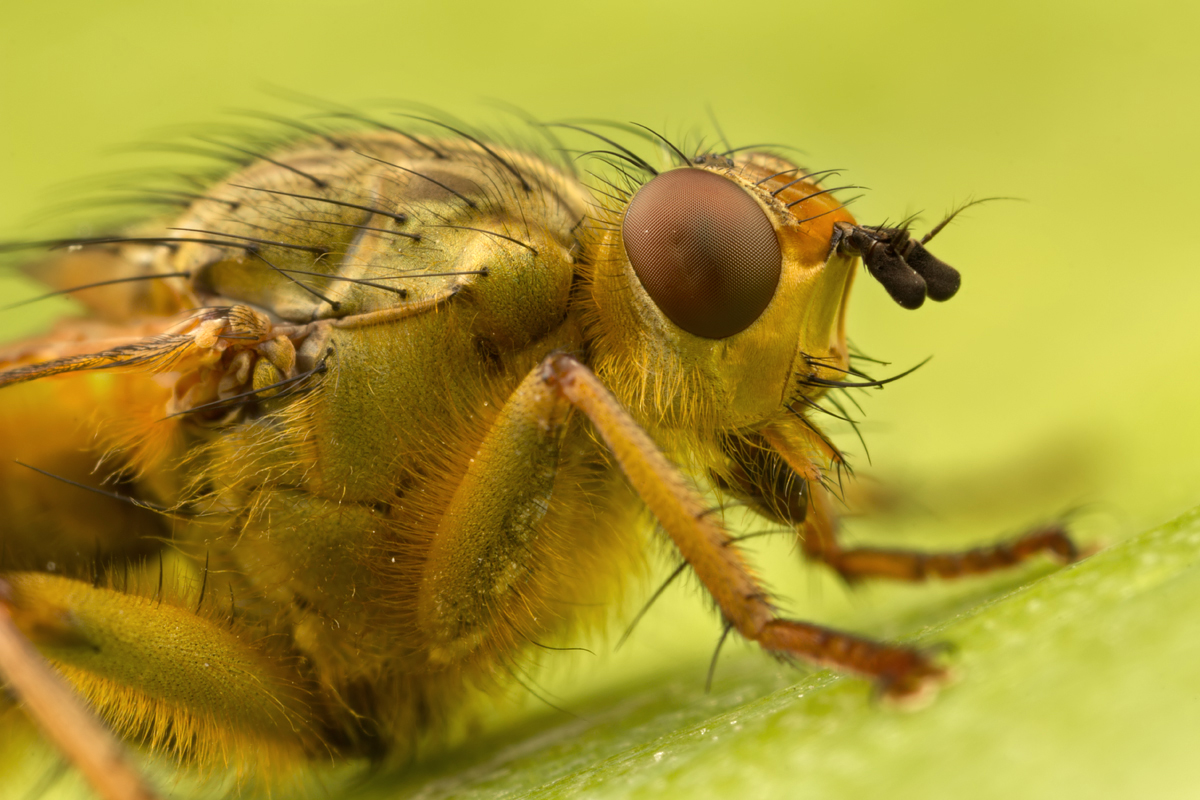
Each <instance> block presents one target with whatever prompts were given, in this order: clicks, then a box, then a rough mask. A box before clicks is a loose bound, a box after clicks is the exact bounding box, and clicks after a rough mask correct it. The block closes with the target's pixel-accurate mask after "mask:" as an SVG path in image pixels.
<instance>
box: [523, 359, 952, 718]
mask: <svg viewBox="0 0 1200 800" xmlns="http://www.w3.org/2000/svg"><path fill="white" fill-rule="evenodd" d="M542 377H543V379H544V380H545V382H546V384H547V385H548V386H549V387H552V388H553V389H554V390H555V391H556V392H557V393H559V394H561V396H562V397H564V398H566V399H567V400H568V401H569V402H570V403H571V404H572V405H573V406H575V407H576V408H577V409H579V410H580V411H582V412H583V413H584V414H585V415H587V417H588V419H589V420H591V422H592V424H593V425H594V426H595V428H596V430H597V431H599V433H600V435H601V436H602V437H603V439H604V441H605V442H606V443H607V444H608V446H609V448H610V449H611V450H612V453H613V455H614V456H615V457H616V459H617V462H618V463H619V464H620V466H621V469H622V470H623V471H624V473H625V475H626V477H627V478H628V479H629V481H630V483H632V484H633V487H634V489H635V490H636V491H637V493H638V494H639V495H640V496H641V498H642V500H643V501H644V502H645V503H646V505H647V506H649V508H650V510H651V511H652V512H653V513H654V516H655V517H656V518H657V519H658V521H659V523H660V524H661V525H662V527H663V528H664V530H666V532H667V534H668V535H669V536H670V537H671V539H672V540H673V541H674V543H675V545H676V547H678V549H679V552H680V554H681V555H682V556H683V558H684V559H685V560H686V561H687V563H688V564H689V565H690V566H691V568H692V570H693V571H694V572H695V573H696V576H697V577H698V578H699V579H700V581H701V583H703V584H704V587H705V588H706V589H707V590H708V592H709V593H710V594H711V595H712V597H713V599H714V600H715V601H716V604H717V606H718V607H719V608H720V609H721V614H722V615H723V616H724V618H725V620H726V622H727V623H728V624H729V625H730V626H732V627H733V628H734V629H736V630H737V631H738V632H739V633H740V634H742V636H744V637H745V638H747V639H749V640H751V641H754V642H758V643H759V644H760V645H761V646H762V647H763V648H764V649H766V650H768V651H770V652H772V653H774V654H776V655H778V656H780V657H784V658H800V659H804V660H806V661H809V662H812V663H815V664H820V665H823V666H830V667H834V668H836V669H841V670H846V671H849V672H856V673H858V674H861V675H865V676H867V677H869V678H872V679H873V680H875V681H876V683H877V685H878V686H879V687H880V688H881V689H882V690H883V691H884V692H885V693H886V694H888V695H889V696H892V697H905V696H911V695H914V694H916V693H918V692H920V691H921V690H923V689H925V688H927V687H928V686H929V685H930V684H932V683H935V682H936V681H938V680H940V679H941V678H942V677H943V675H944V671H943V670H942V669H941V668H940V667H938V666H937V665H936V664H935V663H933V661H932V660H930V659H929V657H928V656H926V655H925V654H924V653H921V652H919V651H917V650H915V649H911V648H907V647H900V646H896V645H890V644H885V643H882V642H875V641H871V640H869V639H865V638H861V637H858V636H854V635H852V634H848V633H843V632H841V631H836V630H832V629H829V628H824V627H821V626H818V625H813V624H811V623H807V622H799V621H796V620H789V619H782V618H780V617H779V616H777V614H776V610H775V607H774V605H773V604H772V603H771V600H770V597H769V596H768V594H767V593H766V591H765V590H764V589H763V587H762V585H761V584H760V583H759V582H758V580H757V579H756V578H755V577H754V575H753V573H752V572H751V570H750V567H749V566H748V565H747V563H746V561H745V560H744V559H743V557H742V555H741V553H740V552H739V550H738V548H737V546H736V544H735V543H734V542H733V541H732V537H731V536H730V535H729V532H728V531H726V530H725V528H724V527H723V526H722V525H721V524H720V523H719V522H718V521H717V520H716V519H715V518H714V516H713V515H712V514H709V513H708V509H707V507H706V503H705V501H704V498H703V497H702V496H701V495H700V494H699V493H698V492H697V491H696V490H695V489H694V488H692V487H691V486H690V485H689V484H688V483H687V481H686V480H685V479H684V476H683V475H682V473H681V472H680V471H679V469H678V468H677V467H676V466H675V465H674V464H672V463H671V462H670V461H669V460H668V459H667V458H666V456H665V455H664V454H663V452H662V451H661V450H660V449H659V447H658V446H657V445H656V444H655V443H654V441H653V440H652V439H651V438H650V436H649V435H648V434H647V433H646V432H645V431H644V430H643V429H642V428H641V427H640V426H639V425H638V424H637V422H635V421H634V419H633V418H632V417H631V416H630V415H629V413H628V412H627V411H626V410H625V409H624V408H622V407H621V405H620V404H619V403H618V402H617V401H616V399H615V398H614V397H613V396H612V395H611V394H610V393H609V392H608V390H607V389H605V388H604V386H603V385H602V384H601V383H600V381H599V379H598V378H596V376H595V375H594V374H593V373H592V372H591V371H590V370H589V369H588V368H587V367H586V366H584V365H583V364H581V363H580V362H579V361H577V360H575V359H574V358H571V357H570V356H566V355H558V356H551V357H550V358H548V359H547V360H546V361H545V362H544V363H543V366H542Z"/></svg>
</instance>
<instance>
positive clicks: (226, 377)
mask: <svg viewBox="0 0 1200 800" xmlns="http://www.w3.org/2000/svg"><path fill="white" fill-rule="evenodd" d="M424 130H425V131H426V132H425V133H412V132H409V131H405V130H401V129H399V128H396V127H393V126H390V125H385V124H381V123H376V124H368V125H366V126H365V127H364V128H362V129H359V130H353V131H326V132H322V133H321V134H320V135H317V136H313V137H311V138H305V139H302V140H300V141H296V142H293V143H291V144H287V145H284V146H282V147H279V148H276V149H273V150H270V151H262V152H258V151H251V150H250V149H248V148H245V147H238V148H234V149H236V150H237V151H238V152H240V153H241V154H243V155H248V156H249V158H248V160H244V162H243V163H242V164H241V165H240V166H239V167H238V168H236V169H234V170H233V171H232V173H231V174H229V175H228V176H227V177H225V178H224V179H223V180H220V181H217V182H216V183H214V184H212V185H209V186H206V187H205V188H203V189H201V190H197V191H194V192H189V193H186V194H185V193H182V192H177V193H176V196H175V197H173V198H172V201H173V202H178V203H179V205H180V207H181V208H180V212H179V213H178V215H177V216H175V217H174V218H173V219H171V220H170V221H167V222H163V223H158V224H149V225H145V226H142V227H139V228H136V229H132V230H125V231H122V232H120V233H119V234H117V235H113V236H107V237H96V238H89V239H76V240H63V241H55V242H46V243H44V246H45V247H46V248H48V250H49V254H48V255H47V256H46V257H45V258H44V259H43V260H42V262H41V263H40V264H39V265H38V266H37V274H38V275H39V276H40V277H41V278H42V280H44V281H46V282H47V283H48V284H50V286H51V287H52V288H53V289H55V290H56V291H70V292H71V293H72V294H73V295H74V296H75V297H76V298H78V299H79V300H80V301H82V302H83V303H84V304H85V305H86V307H87V308H88V310H89V312H90V313H89V314H88V315H87V316H86V317H84V318H82V319H72V320H68V321H65V322H63V323H61V324H60V325H59V327H58V328H57V329H56V330H55V331H54V332H53V333H52V334H50V335H49V336H47V337H45V338H42V339H37V340H34V341H27V342H21V343H18V344H15V345H9V346H7V347H6V348H5V349H4V350H2V351H0V368H2V370H3V371H0V387H3V389H2V390H0V437H2V438H3V441H4V442H5V448H4V451H5V454H6V456H8V457H9V458H7V459H6V460H5V461H4V462H0V480H2V481H3V488H2V490H0V500H2V503H3V506H2V508H0V512H2V514H3V519H4V520H5V522H4V525H5V530H4V545H3V554H2V561H0V573H2V578H3V582H4V584H5V585H6V586H5V592H6V594H5V596H4V597H3V598H2V603H0V607H2V609H3V610H4V611H5V612H6V613H7V614H9V615H11V619H12V621H13V623H15V629H16V630H19V632H20V634H21V636H22V637H23V638H24V639H27V640H28V641H29V642H31V643H32V644H33V645H35V646H36V647H37V649H38V650H39V651H40V652H41V653H42V654H43V655H44V656H45V658H46V659H48V660H49V662H50V663H51V664H52V665H53V666H54V668H55V670H57V672H59V673H60V674H61V675H62V676H63V677H65V679H66V681H67V682H68V683H69V685H70V686H71V687H73V690H74V692H76V693H77V694H78V695H79V696H81V697H83V698H85V699H86V701H87V703H88V704H89V705H90V706H91V707H92V708H93V709H95V711H96V713H97V714H98V715H99V716H100V717H101V718H102V719H103V720H104V721H105V722H106V723H107V725H108V726H110V727H111V728H112V729H113V730H114V731H115V732H116V733H117V734H118V735H119V736H120V737H122V738H124V739H127V740H131V741H134V742H138V743H140V744H141V745H143V746H146V747H148V748H149V749H150V750H152V751H156V752H160V753H164V754H168V755H170V756H174V757H177V758H178V759H179V760H180V761H182V762H185V763H187V764H193V765H196V766H198V767H200V768H205V767H212V766H214V765H235V766H238V767H244V766H246V765H250V764H253V765H255V767H256V768H257V769H258V770H259V771H263V772H266V773H272V772H278V771H286V770H287V769H288V768H289V767H290V766H291V765H295V764H298V763H303V762H305V761H307V760H309V759H314V758H328V757H329V755H330V754H334V755H337V756H346V757H356V756H378V755H380V754H384V753H387V752H394V751H397V750H403V749H405V748H406V747H408V746H409V745H411V744H412V742H413V741H414V740H415V738H416V737H418V736H419V735H421V734H422V733H423V732H425V731H429V730H437V729H439V728H444V727H445V726H446V725H448V724H450V723H452V722H453V720H454V719H455V718H456V715H458V714H459V713H460V711H461V709H463V708H464V707H465V706H466V705H467V703H468V701H469V698H470V697H472V696H473V695H475V694H479V693H481V692H482V693H485V694H486V693H488V692H489V691H491V690H493V689H494V688H495V687H497V686H498V685H501V684H503V683H505V682H507V681H510V680H511V679H512V677H511V676H512V669H511V667H510V665H511V664H513V663H514V662H516V661H518V660H519V659H521V658H522V655H523V654H524V653H525V652H526V651H527V649H528V648H529V647H530V646H531V643H535V642H542V641H547V640H558V641H561V640H563V639H564V637H569V635H570V634H571V632H572V631H577V630H579V629H580V627H581V626H585V625H587V624H588V623H589V621H590V620H589V618H595V617H596V616H597V613H598V612H596V611H595V610H594V609H595V608H596V607H597V606H599V605H600V604H601V603H602V602H603V601H604V600H605V599H607V598H611V597H612V596H614V594H615V593H616V592H618V590H619V587H620V584H621V583H622V580H623V578H625V577H626V576H627V575H629V574H631V573H632V572H635V571H636V564H637V563H638V561H639V556H640V553H641V552H642V550H643V549H644V548H645V547H646V538H647V535H648V534H647V529H648V528H650V526H649V525H646V524H645V521H644V512H645V510H648V511H649V514H650V515H651V516H652V518H653V520H654V522H656V523H657V525H658V526H659V528H661V530H662V531H663V532H665V536H666V537H668V538H669V539H670V541H671V542H672V543H673V545H674V547H675V548H676V549H677V551H678V554H679V555H680V556H681V557H682V559H683V563H684V565H685V566H683V567H681V569H689V570H691V571H692V572H693V573H694V574H695V576H696V578H697V579H698V581H699V583H700V584H701V585H702V586H703V588H704V590H705V591H706V592H707V593H708V594H709V595H710V596H711V598H712V600H713V602H714V603H715V605H716V607H717V609H718V611H719V613H720V615H721V618H722V620H723V621H724V624H725V626H726V630H727V632H728V631H733V632H736V633H737V634H739V635H741V636H742V637H744V638H746V639H749V640H751V641H754V642H757V643H758V644H759V645H761V646H762V648H763V649H765V650H766V651H767V652H769V653H770V654H772V655H774V656H777V657H779V658H785V659H795V660H798V661H802V662H807V663H812V664H819V665H826V666H831V667H833V668H835V669H838V670H842V671H846V672H850V673H855V674H858V675H861V676H864V677H865V678H867V679H869V680H870V681H873V682H874V684H875V685H876V686H877V687H878V689H879V691H881V692H882V693H884V694H885V695H887V696H890V697H894V698H906V697H911V696H913V695H915V694H917V693H919V692H922V691H923V690H926V689H927V688H929V687H930V686H931V685H933V684H936V682H937V681H938V680H939V679H940V678H941V677H942V676H943V668H942V667H941V666H939V665H938V664H937V663H935V661H934V660H933V658H932V657H931V656H930V655H929V654H927V653H925V652H922V651H919V650H916V649H913V648H910V647H905V646H898V645H892V644H887V643H882V642H876V641H872V640H870V639H866V638H862V637H860V636H856V635H854V634H850V633H845V632H841V631H836V630H831V629H828V628H824V627H821V626H819V625H816V624H813V623H811V622H806V621H799V620H794V619H786V618H783V617H781V616H780V614H779V612H778V610H777V608H776V605H775V604H774V603H773V602H772V598H771V596H770V595H769V594H768V593H767V592H766V591H765V590H764V589H763V587H762V585H761V583H760V582H759V580H758V579H757V578H756V577H755V574H754V572H753V570H752V568H751V566H750V565H749V564H748V563H747V561H746V559H745V557H744V556H743V554H742V552H741V550H740V548H739V546H738V542H737V541H736V540H735V537H733V536H732V535H731V534H730V533H729V532H728V531H727V530H726V529H725V527H723V525H722V522H721V517H720V515H719V514H717V513H713V509H714V502H715V501H714V500H713V497H712V495H711V493H712V492H715V493H716V494H717V495H719V496H720V497H721V498H723V499H725V500H732V501H736V502H741V503H745V504H748V505H750V506H751V507H753V508H754V509H756V510H757V511H758V512H760V513H761V514H762V516H764V517H766V518H768V519H771V520H774V521H776V522H778V523H782V524H784V525H786V526H789V527H790V528H792V529H793V530H794V531H795V535H796V537H797V539H798V541H799V543H800V545H801V548H802V551H803V553H804V554H805V555H806V556H807V557H809V558H811V559H814V560H817V561H821V562H824V563H826V564H828V565H829V566H830V567H832V568H833V569H835V570H837V571H838V572H839V573H840V574H841V575H842V576H843V577H844V578H846V579H847V580H859V579H865V578H875V577H880V578H890V579H897V580H906V581H920V580H924V579H925V578H927V577H933V576H936V577H942V578H951V577H958V576H961V575H968V574H976V573H982V572H987V571H990V570H994V569H998V568H1001V567H1007V566H1009V565H1012V564H1016V563H1018V562H1021V561H1024V560H1025V559H1027V558H1029V557H1030V556H1032V555H1034V554H1036V553H1039V552H1049V553H1050V554H1052V555H1055V556H1058V557H1060V558H1062V559H1067V560H1069V559H1072V558H1074V557H1075V553H1076V551H1075V548H1074V546H1073V545H1072V544H1071V542H1070V540H1069V539H1068V538H1067V536H1066V535H1065V533H1064V532H1063V531H1062V530H1060V529H1059V528H1057V527H1049V528H1047V529H1044V530H1040V531H1036V532H1033V533H1031V534H1028V535H1026V536H1024V537H1021V538H1020V539H1017V540H1015V541H1011V542H1008V543H1004V544H1000V545H997V546H992V547H985V548H981V549H978V550H973V551H969V552H962V553H945V554H924V553H918V552H909V551H902V550H881V549H875V548H854V549H846V548H843V547H841V546H840V545H839V543H838V540H837V537H836V513H835V508H834V506H835V493H836V485H837V482H838V480H839V479H840V477H841V472H842V468H843V466H844V459H843V456H842V455H841V453H840V452H839V451H838V449H837V448H836V447H835V446H834V445H833V444H831V443H830V441H829V439H828V438H827V437H826V436H825V435H823V434H822V432H821V429H820V427H819V422H820V413H819V412H820V410H821V409H822V406H821V401H822V399H823V398H824V397H825V396H826V395H827V394H828V393H829V392H830V391H831V390H837V389H842V388H846V387H853V386H869V385H877V384H878V382H876V381H872V380H871V379H870V378H868V377H866V376H865V375H864V374H862V373H861V372H860V371H859V370H858V369H857V368H856V367H855V366H854V360H853V358H852V356H851V353H850V350H849V348H848V346H847V342H846V330H845V328H846V319H845V317H846V307H847V298H848V295H849V290H850V286H851V283H852V282H853V280H854V276H855V272H856V271H857V267H858V264H859V262H860V260H861V261H862V262H863V263H865V265H866V267H867V269H868V270H869V272H870V273H871V274H872V275H873V276H874V277H875V278H876V279H878V281H879V282H880V283H881V284H882V285H883V287H884V288H885V289H886V290H887V291H888V292H889V294H890V295H891V296H892V297H893V298H894V299H895V300H896V301H897V302H898V303H899V304H900V305H902V306H904V307H906V308H916V307H918V306H920V305H921V304H922V302H923V301H924V299H925V298H926V297H929V298H931V299H933V300H938V301H942V300H947V299H949V298H950V297H951V296H952V295H954V294H955V292H956V291H957V289H958V287H959V276H958V273H957V272H956V271H955V270H953V269H951V268H950V267H949V266H947V265H946V264H944V263H943V262H942V261H940V260H939V259H937V258H936V257H935V256H933V255H932V254H931V253H930V252H929V250H928V249H926V247H925V245H926V244H927V242H928V239H929V238H930V237H929V236H927V237H925V239H923V240H918V239H916V238H913V237H912V236H910V235H909V233H908V232H907V230H905V229H904V228H903V227H884V226H875V227H872V226H864V225H859V224H858V223H857V222H856V221H855V220H854V218H853V217H852V216H851V215H850V213H849V212H848V211H847V209H846V208H845V207H844V206H843V205H842V204H841V203H840V202H839V201H838V200H837V199H835V197H834V194H833V190H830V189H825V188H821V186H820V181H821V179H822V178H823V177H826V175H825V174H823V173H814V172H810V171H808V170H806V169H804V168H803V167H801V166H800V165H798V164H796V163H793V162H791V161H788V160H785V159H783V158H781V157H779V156H776V155H771V154H767V153H764V152H754V151H742V150H733V149H724V148H721V149H722V150H723V152H710V151H707V150H703V149H702V150H700V151H698V152H694V153H685V152H683V151H682V150H680V149H678V148H673V150H672V151H670V152H671V153H672V154H673V156H674V158H675V162H674V163H673V164H671V165H670V166H669V167H665V168H662V169H658V168H656V167H655V166H653V165H651V164H650V163H649V162H648V161H646V160H645V159H644V158H643V157H642V156H640V155H638V154H637V153H636V152H635V150H634V149H631V148H630V147H627V146H626V145H624V144H622V143H620V142H619V141H618V140H617V139H616V138H614V137H612V136H609V135H607V134H604V133H601V132H597V131H583V132H582V133H583V134H585V135H589V136H594V137H595V138H596V140H598V141H599V145H598V146H599V149H598V150H596V151H593V152H592V153H590V154H589V158H590V159H591V160H592V161H597V162H602V163H601V164H600V167H599V168H600V169H601V170H602V171H601V172H599V173H598V174H592V172H591V171H588V172H587V173H586V174H584V176H583V179H581V177H580V175H579V174H576V173H575V171H574V168H573V164H574V162H573V161H571V160H570V159H567V160H566V161H565V162H564V165H562V166H556V165H555V164H554V163H552V161H551V160H550V159H547V158H543V157H540V156H537V155H532V154H530V153H529V152H524V151H522V150H520V149H517V148H511V147H505V146H502V145H500V144H496V143H492V142H490V141H487V140H485V139H483V138H482V137H479V136H474V135H470V134H467V133H465V132H463V131H460V130H457V129H455V128H452V127H450V126H449V125H447V124H446V123H440V122H435V121H426V127H425V129H424ZM939 228H940V226H939ZM936 230H937V229H935V232H936ZM14 459H15V460H14ZM18 462H19V463H18ZM50 476H53V477H50ZM100 479H104V485H103V486H97V483H98V481H99V480H100ZM71 482H75V483H81V484H85V485H87V486H91V487H93V488H95V489H97V490H96V491H84V490H83V489H81V488H78V487H76V486H73V485H71ZM2 622H3V619H0V623H2ZM0 633H3V631H2V630H0ZM2 643H3V639H2V637H0V644H2ZM4 652H6V651H5V650H4V649H3V648H2V647H0V672H9V673H10V674H11V673H12V672H13V670H14V669H16V668H15V667H14V666H13V664H14V663H17V662H20V661H21V657H19V656H10V657H6V656H4V655H3V653H4ZM21 663H24V662H21ZM34 669H35V671H36V667H35V668H34ZM15 684H16V680H15V679H14V685H15ZM17 689H18V691H22V690H21V687H20V686H17ZM29 691H34V692H36V691H38V690H36V689H34V690H29ZM50 724H51V725H53V722H52V721H51V723H50Z"/></svg>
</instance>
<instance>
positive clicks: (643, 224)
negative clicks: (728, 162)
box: [621, 168, 783, 339]
mask: <svg viewBox="0 0 1200 800" xmlns="http://www.w3.org/2000/svg"><path fill="white" fill-rule="evenodd" d="M621 234H622V237H623V238H624V241H625V255H626V256H628V258H629V263H630V264H631V265H632V266H633V271H634V272H635V273H636V274H637V276H638V280H640V281H641V282H642V286H643V287H645V289H646V293H647V294H649V295H650V298H651V299H652V300H654V302H655V304H657V305H658V307H659V308H660V309H662V312H663V313H664V314H666V315H667V318H668V319H670V320H671V321H672V322H674V323H675V324H676V325H678V326H679V327H681V328H683V329H684V330H685V331H687V332H688V333H691V334H693V335H695V336H701V337H704V338H706V339H724V338H726V337H729V336H733V335H734V334H735V333H738V332H740V331H743V330H745V329H746V328H748V327H749V326H750V325H751V324H752V323H753V322H754V321H755V320H756V319H758V318H759V316H760V315H761V314H762V312H763V310H765V309H766V307H767V304H768V303H770V302H771V298H772V297H774V296H775V288H776V287H777V286H778V285H779V274H780V270H781V269H782V263H783V257H782V254H781V252H780V249H779V239H778V238H777V237H776V235H775V228H774V227H773V226H772V225H771V220H769V219H768V218H767V215H766V212H764V211H763V209H762V207H761V206H759V205H758V203H757V202H755V200H754V198H753V197H751V196H750V195H749V194H748V193H747V192H746V190H745V189H743V188H742V187H741V186H738V185H737V184H736V183H734V182H733V181H731V180H729V179H727V178H723V177H721V176H720V175H717V174H715V173H712V172H708V171H707V170H702V169H690V168H685V169H677V170H672V171H671V172H664V173H663V174H661V175H659V176H657V177H655V178H654V179H653V180H651V181H650V182H648V183H647V184H646V185H645V186H643V187H642V188H641V189H639V190H638V192H637V194H636V195H634V197H633V200H632V201H630V203H629V208H628V209H627V210H626V211H625V219H624V222H623V223H622V226H621Z"/></svg>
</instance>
